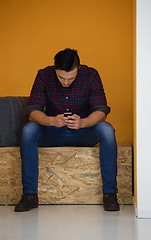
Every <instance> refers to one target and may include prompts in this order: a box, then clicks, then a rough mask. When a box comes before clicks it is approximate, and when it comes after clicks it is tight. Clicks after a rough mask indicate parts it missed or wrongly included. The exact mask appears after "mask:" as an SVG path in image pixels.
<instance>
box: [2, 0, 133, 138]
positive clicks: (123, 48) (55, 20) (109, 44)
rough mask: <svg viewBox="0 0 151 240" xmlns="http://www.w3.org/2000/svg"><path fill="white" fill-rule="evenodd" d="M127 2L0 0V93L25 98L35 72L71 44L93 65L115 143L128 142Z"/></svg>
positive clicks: (129, 56) (129, 33) (129, 42)
mask: <svg viewBox="0 0 151 240" xmlns="http://www.w3.org/2000/svg"><path fill="white" fill-rule="evenodd" d="M132 2H133V1H131V0H122V1H121V0H109V1H104V0H93V1H92V0H83V1H81V0H77V1H73V0H58V1H51V0H26V1H23V0H6V1H0V55H1V58H0V96H16V95H18V96H21V95H22V96H27V95H29V93H30V89H31V86H32V83H33V81H34V78H35V75H36V73H37V70H38V69H40V68H43V67H45V66H48V65H51V64H53V56H54V55H55V53H56V52H58V51H59V50H61V49H64V48H66V47H70V48H75V49H77V50H78V52H79V55H80V56H81V63H82V64H87V65H89V66H93V67H95V68H97V69H98V71H99V73H100V75H101V77H102V79H103V83H104V88H105V91H106V95H107V98H108V104H109V106H111V108H112V112H111V113H110V115H109V117H108V121H110V122H111V123H112V124H113V125H114V127H115V129H116V135H117V140H118V141H119V142H124V141H129V142H132V77H133V74H132V53H133V52H132V13H133V11H132V8H133V6H132Z"/></svg>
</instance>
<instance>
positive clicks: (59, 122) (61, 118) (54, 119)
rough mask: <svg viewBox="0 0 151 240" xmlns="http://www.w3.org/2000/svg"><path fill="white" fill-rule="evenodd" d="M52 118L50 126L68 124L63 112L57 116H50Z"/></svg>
mask: <svg viewBox="0 0 151 240" xmlns="http://www.w3.org/2000/svg"><path fill="white" fill-rule="evenodd" d="M50 118H51V125H50V126H55V127H64V126H65V125H66V124H65V120H64V115H63V114H59V115H57V116H55V117H50Z"/></svg>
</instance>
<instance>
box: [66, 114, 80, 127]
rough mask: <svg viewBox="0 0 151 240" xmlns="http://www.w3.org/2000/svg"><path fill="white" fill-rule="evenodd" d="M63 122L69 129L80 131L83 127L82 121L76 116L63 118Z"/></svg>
mask: <svg viewBox="0 0 151 240" xmlns="http://www.w3.org/2000/svg"><path fill="white" fill-rule="evenodd" d="M64 121H65V125H66V126H67V127H68V128H70V129H80V128H82V127H83V120H82V119H81V117H80V116H78V115H76V114H74V115H72V116H68V117H64Z"/></svg>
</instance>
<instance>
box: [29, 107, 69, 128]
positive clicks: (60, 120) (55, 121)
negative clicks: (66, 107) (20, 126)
mask: <svg viewBox="0 0 151 240" xmlns="http://www.w3.org/2000/svg"><path fill="white" fill-rule="evenodd" d="M29 120H30V121H32V122H36V123H39V124H41V125H43V126H55V127H64V126H65V125H66V124H65V120H64V115H63V114H59V115H57V116H55V117H50V116H47V115H46V114H45V113H44V112H41V111H38V110H35V111H33V112H31V113H30V116H29Z"/></svg>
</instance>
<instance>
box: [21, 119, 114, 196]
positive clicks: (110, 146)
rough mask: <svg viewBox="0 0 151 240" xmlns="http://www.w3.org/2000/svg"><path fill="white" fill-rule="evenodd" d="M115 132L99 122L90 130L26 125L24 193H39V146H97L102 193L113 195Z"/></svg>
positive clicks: (23, 160)
mask: <svg viewBox="0 0 151 240" xmlns="http://www.w3.org/2000/svg"><path fill="white" fill-rule="evenodd" d="M114 132H115V131H114V129H113V127H112V126H111V124H110V123H108V122H99V123H98V124H96V125H95V126H93V127H89V128H81V129H78V130H71V129H68V128H66V127H62V128H59V127H55V126H51V127H46V126H42V125H40V124H37V123H35V122H29V123H27V124H26V125H25V126H24V127H23V129H22V136H21V144H20V152H21V159H22V184H23V193H37V191H38V146H41V147H48V146H49V147H60V146H79V147H83V146H84V147H90V146H94V145H95V144H97V143H100V166H101V175H102V183H103V193H116V192H117V182H116V176H117V145H116V139H115V133H114Z"/></svg>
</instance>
